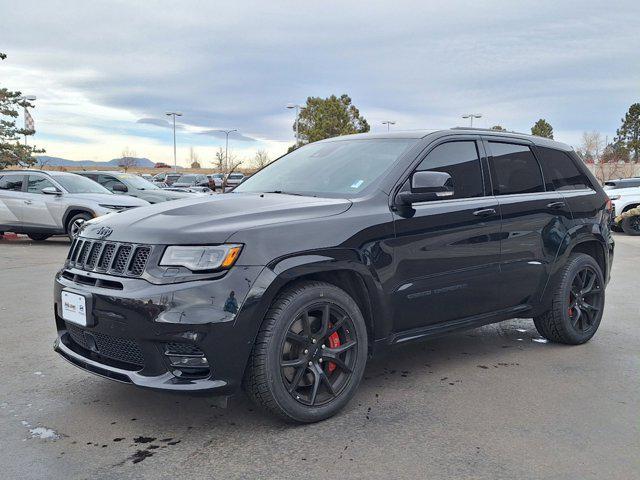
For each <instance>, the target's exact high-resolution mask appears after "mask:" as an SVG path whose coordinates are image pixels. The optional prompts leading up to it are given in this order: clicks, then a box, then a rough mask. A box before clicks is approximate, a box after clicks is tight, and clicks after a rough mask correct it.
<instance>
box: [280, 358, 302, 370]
mask: <svg viewBox="0 0 640 480" xmlns="http://www.w3.org/2000/svg"><path fill="white" fill-rule="evenodd" d="M305 363H307V359H306V358H304V357H300V358H295V359H293V360H282V361H281V362H280V366H281V367H282V368H296V367H301V366H303V365H304V364H305Z"/></svg>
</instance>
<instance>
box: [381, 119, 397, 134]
mask: <svg viewBox="0 0 640 480" xmlns="http://www.w3.org/2000/svg"><path fill="white" fill-rule="evenodd" d="M382 124H383V125H386V126H387V132H389V131H390V130H391V128H390V127H391V125H395V124H396V121H395V120H385V121H384V122H382Z"/></svg>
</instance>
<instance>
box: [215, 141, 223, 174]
mask: <svg viewBox="0 0 640 480" xmlns="http://www.w3.org/2000/svg"><path fill="white" fill-rule="evenodd" d="M213 163H214V165H215V168H216V170H217V171H218V173H224V165H225V158H224V149H223V148H222V147H220V148H218V151H217V152H216V159H215V161H214V162H213Z"/></svg>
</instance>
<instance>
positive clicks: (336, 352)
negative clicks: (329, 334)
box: [325, 340, 356, 355]
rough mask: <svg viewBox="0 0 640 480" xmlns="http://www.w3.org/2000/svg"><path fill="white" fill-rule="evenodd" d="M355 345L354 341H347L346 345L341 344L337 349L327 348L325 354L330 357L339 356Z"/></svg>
mask: <svg viewBox="0 0 640 480" xmlns="http://www.w3.org/2000/svg"><path fill="white" fill-rule="evenodd" d="M355 345H356V341H355V340H351V341H349V342H347V343H343V344H342V345H340V346H339V347H335V348H327V349H325V352H327V353H330V354H332V355H341V354H343V353H344V352H346V351H348V350H351V349H352V348H353V347H354V346H355Z"/></svg>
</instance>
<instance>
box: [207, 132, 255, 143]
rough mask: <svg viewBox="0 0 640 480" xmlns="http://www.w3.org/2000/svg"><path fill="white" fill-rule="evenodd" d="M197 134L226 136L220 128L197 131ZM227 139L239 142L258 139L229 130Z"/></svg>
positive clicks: (217, 136)
mask: <svg viewBox="0 0 640 480" xmlns="http://www.w3.org/2000/svg"><path fill="white" fill-rule="evenodd" d="M198 135H207V136H209V137H215V138H226V137H227V135H226V134H225V133H224V132H223V131H221V130H203V131H202V132H198ZM229 140H237V141H239V142H257V141H258V140H257V139H255V138H252V137H248V136H246V135H242V134H241V133H238V132H231V133H230V134H229Z"/></svg>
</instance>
